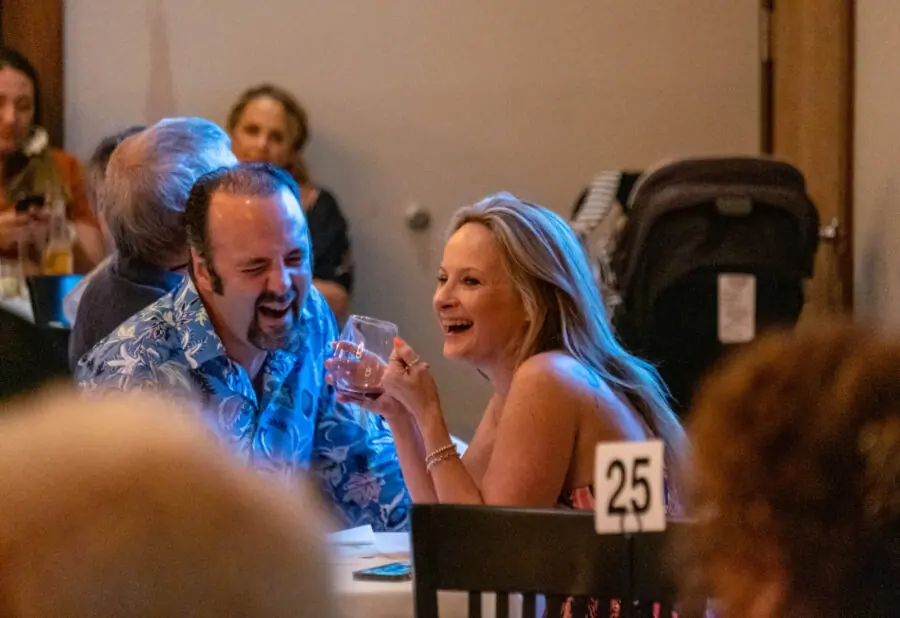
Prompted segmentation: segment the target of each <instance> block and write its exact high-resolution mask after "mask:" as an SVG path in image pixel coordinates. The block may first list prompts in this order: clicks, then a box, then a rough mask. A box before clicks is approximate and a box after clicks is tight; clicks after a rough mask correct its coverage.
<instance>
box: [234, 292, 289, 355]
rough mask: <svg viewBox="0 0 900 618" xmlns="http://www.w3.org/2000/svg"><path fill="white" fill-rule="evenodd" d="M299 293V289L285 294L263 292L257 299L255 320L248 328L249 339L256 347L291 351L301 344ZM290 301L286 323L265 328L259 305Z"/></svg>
mask: <svg viewBox="0 0 900 618" xmlns="http://www.w3.org/2000/svg"><path fill="white" fill-rule="evenodd" d="M298 298H299V294H298V293H297V290H294V289H292V290H291V292H289V293H288V294H285V295H284V296H278V295H277V294H273V293H272V292H263V293H262V294H260V296H259V298H257V299H256V310H255V311H254V312H253V321H252V322H250V328H249V329H247V341H249V342H250V344H251V345H253V346H254V347H256V348H258V349H260V350H265V351H267V352H273V351H275V350H285V351H287V352H291V351H294V350H296V349H297V348H299V346H300V343H301V341H300V307H299V304H298V302H297V300H298ZM288 302H290V307H289V308H288V315H287V316H286V317H285V321H284V324H282V325H281V326H277V327H273V328H272V329H270V330H269V331H265V330H263V328H262V326H261V325H260V323H259V307H260V305H263V304H265V303H276V304H286V303H288Z"/></svg>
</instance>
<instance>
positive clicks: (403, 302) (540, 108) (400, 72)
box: [65, 0, 759, 435]
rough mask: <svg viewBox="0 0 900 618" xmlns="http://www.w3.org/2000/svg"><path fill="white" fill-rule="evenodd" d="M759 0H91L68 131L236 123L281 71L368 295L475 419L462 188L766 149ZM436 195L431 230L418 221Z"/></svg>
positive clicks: (69, 15)
mask: <svg viewBox="0 0 900 618" xmlns="http://www.w3.org/2000/svg"><path fill="white" fill-rule="evenodd" d="M757 5H758V2H757V0H665V2H660V1H659V0H561V1H557V2H550V1H549V0H491V1H485V0H452V1H451V0H427V1H422V0H367V1H366V0H257V2H254V3H248V2H245V1H243V0H168V1H164V0H128V1H126V2H109V1H108V0H78V1H77V2H68V3H66V20H67V21H66V48H65V53H66V61H67V65H66V96H67V99H66V128H67V136H66V137H67V144H68V146H69V148H71V149H72V150H74V151H75V152H76V154H78V155H81V156H84V155H86V154H87V153H88V152H89V151H90V149H91V148H92V146H93V145H94V143H95V142H96V141H97V140H98V139H100V137H102V136H103V135H104V134H105V133H107V132H109V131H111V130H113V129H116V128H118V127H121V126H123V125H126V124H131V123H134V122H149V121H152V120H156V119H157V118H159V117H160V116H163V115H171V114H178V115H187V114H192V115H193V114H195V115H202V116H207V117H209V118H211V119H213V120H217V121H222V120H223V119H224V117H225V114H226V111H227V107H228V105H229V103H230V101H231V99H232V98H233V97H234V96H235V95H236V94H237V93H238V91H240V90H241V89H242V88H244V87H245V86H247V85H249V84H252V83H254V82H258V81H260V80H274V81H277V82H279V83H281V84H283V85H285V86H287V87H289V88H290V89H292V90H293V91H295V92H296V93H297V94H298V96H299V97H300V98H301V99H302V100H303V102H304V103H305V105H306V106H307V107H308V109H309V112H310V116H311V119H312V132H313V139H312V143H311V144H310V146H309V151H308V154H309V160H310V163H311V167H312V171H313V173H314V176H315V177H316V179H317V180H318V181H319V182H321V183H322V184H324V185H326V186H328V187H330V188H332V189H333V190H334V191H335V192H336V193H337V195H338V197H339V199H340V200H341V202H342V204H343V207H344V209H345V211H346V214H347V216H348V217H349V219H350V221H351V225H352V236H353V241H354V243H355V252H356V258H357V263H358V268H359V274H358V279H359V283H358V289H357V294H356V300H355V310H356V311H357V312H361V313H367V314H372V315H375V316H378V317H382V318H385V319H391V320H395V321H396V322H397V323H398V324H399V325H400V329H401V332H402V334H403V335H405V336H406V337H407V338H408V339H409V341H410V342H411V343H412V344H413V345H414V346H416V347H417V348H418V349H419V351H420V352H421V353H422V356H423V357H424V358H426V359H428V360H429V361H431V362H432V364H433V366H434V367H435V371H436V372H437V375H438V378H439V382H440V386H441V387H442V392H443V399H444V403H445V407H446V408H447V410H448V414H449V416H450V419H451V422H452V425H453V427H454V429H455V430H456V431H457V432H459V433H460V434H462V435H468V434H469V433H470V431H471V429H472V428H473V427H474V425H475V423H476V422H477V420H478V417H479V416H480V413H481V409H482V406H483V404H484V401H485V395H486V393H487V389H486V385H485V384H484V383H483V381H482V380H481V379H480V378H479V377H478V376H477V375H476V374H475V373H474V372H473V371H471V370H470V369H468V368H465V367H458V366H455V365H451V364H449V363H447V362H445V361H442V360H441V359H440V342H439V334H438V332H437V330H436V328H435V327H434V321H433V318H432V315H431V309H430V295H431V290H432V287H433V278H434V274H435V272H436V269H437V266H438V263H439V256H440V247H441V240H442V236H443V228H444V226H445V225H446V222H447V220H448V218H449V215H450V213H451V212H452V211H453V209H454V208H456V207H457V206H459V205H462V204H464V203H466V202H470V201H472V200H474V199H476V198H478V197H480V196H483V195H485V194H486V193H488V192H493V191H496V190H500V189H508V190H511V191H513V192H515V193H517V194H520V195H521V196H523V197H527V198H529V199H531V200H533V201H537V202H540V203H542V204H545V205H547V206H549V207H551V208H553V209H555V210H557V211H559V212H568V210H569V208H570V206H571V203H572V201H573V200H574V198H575V197H576V195H577V194H578V192H579V190H580V188H581V187H582V186H583V185H584V184H585V183H586V182H587V181H589V179H590V178H591V176H592V174H593V173H595V172H596V171H598V170H600V169H604V168H609V167H619V166H644V165H647V164H649V163H651V162H653V161H655V160H657V159H659V158H662V157H670V156H678V155H687V154H697V153H722V152H755V151H756V149H757V147H758V143H757V140H758V133H759V124H758V115H759V114H758V51H757ZM411 203H419V204H422V205H424V206H425V207H427V208H428V209H429V210H431V212H432V213H433V215H434V219H435V225H434V226H433V228H432V230H430V231H428V232H426V233H425V234H419V235H417V234H415V233H412V232H410V231H409V230H407V229H406V228H405V227H404V224H403V213H404V211H405V209H406V208H407V206H408V205H409V204H411Z"/></svg>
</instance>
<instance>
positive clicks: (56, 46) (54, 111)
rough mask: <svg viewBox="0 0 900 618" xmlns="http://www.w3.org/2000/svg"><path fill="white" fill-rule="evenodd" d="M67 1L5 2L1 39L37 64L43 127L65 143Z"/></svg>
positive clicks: (0, 4)
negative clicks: (64, 63) (64, 70)
mask: <svg viewBox="0 0 900 618" xmlns="http://www.w3.org/2000/svg"><path fill="white" fill-rule="evenodd" d="M63 14H64V11H63V0H3V1H2V2H0V36H2V41H3V44H4V45H7V46H10V47H14V48H16V49H18V50H19V51H20V52H22V53H23V54H25V56H26V57H27V58H28V59H29V60H30V61H31V63H32V64H33V65H34V68H35V69H36V70H37V73H38V76H39V79H40V87H41V109H40V116H41V124H42V125H43V127H44V128H45V129H47V132H48V133H49V134H50V143H52V144H53V145H55V146H62V143H63V109H64V107H63V105H64V92H63V83H64V82H63Z"/></svg>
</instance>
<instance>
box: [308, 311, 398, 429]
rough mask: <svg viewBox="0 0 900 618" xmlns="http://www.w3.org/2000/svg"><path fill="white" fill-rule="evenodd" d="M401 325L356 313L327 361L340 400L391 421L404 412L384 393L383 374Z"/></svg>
mask: <svg viewBox="0 0 900 618" xmlns="http://www.w3.org/2000/svg"><path fill="white" fill-rule="evenodd" d="M396 335H397V327H396V326H395V325H394V324H391V323H390V322H382V321H381V320H376V319H374V318H367V317H363V316H357V315H352V316H350V318H349V319H348V320H347V325H346V326H345V327H344V330H343V332H342V333H341V338H340V341H337V342H335V343H333V344H332V345H333V346H334V356H333V357H332V358H330V359H328V360H327V361H325V368H326V370H327V371H328V374H327V378H326V379H327V380H328V383H329V384H331V385H332V386H334V388H335V391H336V392H337V399H338V401H340V402H344V403H355V404H357V405H359V406H362V407H363V408H365V409H367V410H369V411H371V412H374V413H375V414H380V415H381V416H384V417H385V418H386V419H387V420H388V421H390V419H391V418H392V417H395V416H396V415H398V414H402V413H404V410H403V406H402V405H400V403H399V402H397V401H396V400H395V399H394V398H393V397H391V396H390V395H386V394H385V393H384V387H383V384H382V382H383V377H384V373H385V370H386V369H387V367H388V359H389V358H390V355H391V351H392V349H393V340H394V337H395V336H396Z"/></svg>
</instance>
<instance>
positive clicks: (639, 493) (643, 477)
mask: <svg viewBox="0 0 900 618" xmlns="http://www.w3.org/2000/svg"><path fill="white" fill-rule="evenodd" d="M663 483H664V480H663V443H662V442H661V441H659V440H653V441H648V442H605V443H600V444H598V445H597V452H596V456H595V459H594V501H595V502H596V507H595V509H596V512H595V515H596V517H595V527H596V530H597V534H623V533H635V532H662V531H663V530H665V529H666V505H665V488H664V487H663Z"/></svg>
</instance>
